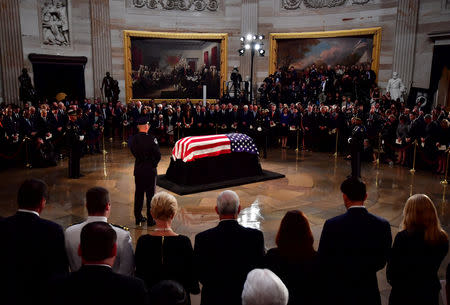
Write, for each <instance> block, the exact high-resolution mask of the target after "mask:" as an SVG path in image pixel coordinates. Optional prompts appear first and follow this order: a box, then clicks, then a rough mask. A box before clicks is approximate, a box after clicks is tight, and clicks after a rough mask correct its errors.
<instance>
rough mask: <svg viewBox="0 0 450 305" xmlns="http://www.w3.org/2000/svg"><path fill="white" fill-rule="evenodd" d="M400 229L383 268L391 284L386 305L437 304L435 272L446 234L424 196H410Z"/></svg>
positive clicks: (444, 252) (445, 247)
mask: <svg viewBox="0 0 450 305" xmlns="http://www.w3.org/2000/svg"><path fill="white" fill-rule="evenodd" d="M402 228H403V231H400V232H399V233H398V234H397V236H396V237H395V240H394V245H393V246H392V252H391V256H390V259H389V261H388V265H387V270H386V274H387V279H388V282H389V284H391V286H392V291H391V295H390V297H389V305H396V304H408V305H425V304H427V305H438V304H439V291H440V289H441V284H440V282H439V278H438V275H437V272H438V270H439V266H440V265H441V262H442V260H443V259H444V257H445V256H446V255H447V252H448V237H447V233H445V231H444V230H443V229H442V228H441V225H440V223H439V219H438V216H437V212H436V208H435V207H434V204H433V202H432V201H431V199H430V198H429V197H428V196H427V195H424V194H416V195H413V196H411V197H409V199H408V200H407V201H406V205H405V208H404V210H403V221H402Z"/></svg>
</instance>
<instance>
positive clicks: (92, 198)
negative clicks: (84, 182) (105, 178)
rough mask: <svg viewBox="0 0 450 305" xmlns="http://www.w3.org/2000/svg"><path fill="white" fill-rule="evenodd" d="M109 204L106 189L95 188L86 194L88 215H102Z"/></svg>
mask: <svg viewBox="0 0 450 305" xmlns="http://www.w3.org/2000/svg"><path fill="white" fill-rule="evenodd" d="M108 203H109V192H108V190H107V189H105V188H103V187H100V186H96V187H93V188H90V189H89V190H88V191H87V192H86V208H87V210H88V214H97V213H103V212H105V210H106V206H107V205H108Z"/></svg>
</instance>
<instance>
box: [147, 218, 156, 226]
mask: <svg viewBox="0 0 450 305" xmlns="http://www.w3.org/2000/svg"><path fill="white" fill-rule="evenodd" d="M154 225H156V221H155V220H154V219H153V218H149V219H148V220H147V227H153V226H154Z"/></svg>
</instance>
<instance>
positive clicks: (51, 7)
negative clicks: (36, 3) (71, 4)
mask: <svg viewBox="0 0 450 305" xmlns="http://www.w3.org/2000/svg"><path fill="white" fill-rule="evenodd" d="M40 10H41V11H40V17H41V18H40V26H41V31H42V43H43V44H44V45H53V46H70V34H69V10H68V0H44V1H41V5H40Z"/></svg>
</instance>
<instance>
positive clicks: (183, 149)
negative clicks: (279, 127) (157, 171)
mask: <svg viewBox="0 0 450 305" xmlns="http://www.w3.org/2000/svg"><path fill="white" fill-rule="evenodd" d="M260 174H262V169H261V165H260V164H259V158H258V149H257V147H256V145H255V143H254V141H253V139H252V138H250V137H249V136H247V135H245V134H240V133H230V134H220V135H209V136H195V137H186V138H182V139H180V140H179V141H177V142H176V143H175V146H174V148H173V150H172V158H171V161H170V165H169V168H168V169H167V173H166V178H167V179H169V180H170V181H173V182H175V183H178V184H184V185H196V184H202V183H211V182H216V181H221V180H224V179H225V180H227V179H235V178H242V177H250V176H255V175H260Z"/></svg>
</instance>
